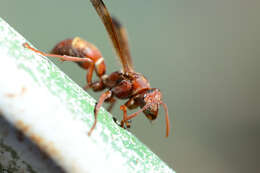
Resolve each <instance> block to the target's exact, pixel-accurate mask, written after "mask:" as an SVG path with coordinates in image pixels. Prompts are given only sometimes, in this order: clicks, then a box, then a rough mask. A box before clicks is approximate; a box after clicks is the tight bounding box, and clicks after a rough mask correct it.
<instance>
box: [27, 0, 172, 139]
mask: <svg viewBox="0 0 260 173" xmlns="http://www.w3.org/2000/svg"><path fill="white" fill-rule="evenodd" d="M90 1H91V3H92V5H93V7H94V8H95V10H96V12H97V14H98V15H99V17H100V19H101V21H102V22H103V24H104V26H105V28H106V31H107V32H108V35H109V38H110V40H111V41H112V44H113V47H114V49H115V51H116V54H117V57H118V59H119V61H120V63H121V65H122V70H119V71H115V72H113V73H111V74H109V75H107V74H106V65H105V62H104V58H103V56H102V54H101V52H100V51H99V50H98V48H97V47H96V46H95V45H93V44H92V43H89V42H87V41H85V40H83V39H81V38H79V37H75V38H72V39H66V40H63V41H61V42H59V43H58V44H57V45H56V46H55V47H54V48H53V50H52V51H51V53H44V52H41V51H39V50H36V49H34V48H32V47H31V46H29V44H28V43H24V46H25V47H26V48H28V49H30V50H32V51H34V52H36V53H39V54H42V55H44V56H49V57H57V58H60V59H61V60H62V61H73V62H76V63H78V65H79V66H80V67H82V68H83V69H85V70H87V75H86V80H87V86H86V87H85V88H86V89H87V88H91V89H92V90H93V91H102V90H106V91H105V92H104V93H103V94H101V96H100V97H99V100H98V102H97V103H96V105H95V108H94V117H95V120H94V123H93V125H92V127H91V129H90V130H89V132H88V135H89V136H90V135H91V133H92V132H93V130H94V129H95V127H96V124H97V116H98V112H99V109H100V107H101V106H102V104H103V103H104V102H108V103H110V107H109V108H110V109H109V110H111V109H112V107H113V105H114V103H115V101H116V98H118V99H127V101H126V102H125V103H124V104H123V105H121V106H120V109H121V110H122V111H123V119H122V121H121V122H120V126H121V127H123V128H125V127H126V128H130V124H129V123H130V120H131V119H132V118H134V117H135V116H137V115H138V114H139V113H141V112H143V113H144V115H145V116H146V117H147V118H148V119H149V120H155V119H156V118H157V116H158V110H159V106H160V105H162V107H163V108H164V110H165V121H166V137H168V136H169V131H170V121H169V115H168V108H167V105H166V104H165V103H164V102H163V101H162V93H161V91H160V90H159V89H158V88H152V87H151V86H150V83H149V81H148V80H147V78H146V77H144V75H142V74H141V73H138V72H136V71H135V70H134V66H133V62H132V58H131V54H130V51H129V45H128V37H127V33H126V29H125V28H124V27H123V26H122V25H121V24H120V22H119V21H118V20H117V19H115V18H112V17H111V15H110V13H109V11H108V9H107V7H106V6H105V4H104V2H103V1H102V0H90ZM94 71H95V73H96V75H97V76H98V78H99V80H97V81H95V82H92V76H93V72H94ZM138 107H139V108H140V109H139V110H138V111H136V112H135V113H132V114H130V115H128V114H127V109H130V110H131V109H136V108H138Z"/></svg>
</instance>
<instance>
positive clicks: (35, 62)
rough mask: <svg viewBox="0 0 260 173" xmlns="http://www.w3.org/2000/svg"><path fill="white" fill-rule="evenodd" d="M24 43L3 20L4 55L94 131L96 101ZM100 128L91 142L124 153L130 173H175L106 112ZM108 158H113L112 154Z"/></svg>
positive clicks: (0, 28) (101, 115)
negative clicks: (6, 54) (10, 58)
mask: <svg viewBox="0 0 260 173" xmlns="http://www.w3.org/2000/svg"><path fill="white" fill-rule="evenodd" d="M24 42H27V41H26V40H25V39H24V38H22V37H21V36H20V35H19V34H18V33H17V32H16V31H14V30H13V29H12V28H10V27H9V26H8V25H7V24H6V22H5V21H3V20H2V19H1V18H0V51H1V50H2V51H8V54H9V55H10V57H12V58H15V62H16V65H17V67H19V69H21V70H23V71H25V72H26V73H27V74H28V75H29V76H30V77H31V78H32V79H33V80H34V81H35V83H36V84H37V85H39V86H41V87H46V88H47V89H48V91H49V92H50V93H52V94H53V95H54V96H56V97H57V98H58V99H59V100H60V101H61V102H62V103H63V104H64V105H66V107H67V108H68V109H69V110H70V112H71V116H73V117H74V118H75V119H80V120H81V121H84V123H85V125H86V126H88V127H89V128H90V127H91V125H92V123H93V119H94V118H93V116H91V115H92V113H93V107H94V104H95V100H94V99H93V98H92V97H90V96H89V95H88V93H86V92H85V91H84V90H83V89H81V88H80V87H79V86H78V85H77V84H75V83H74V82H73V81H72V80H71V79H70V78H69V77H68V76H66V75H65V74H64V73H63V72H61V71H60V70H59V68H57V67H56V66H55V65H54V64H53V63H52V62H51V61H50V60H48V59H47V58H46V57H42V56H39V55H37V54H35V53H34V52H32V51H30V50H27V49H25V48H24V47H23V46H22V44H23V43H24ZM36 97H37V96H36ZM98 124H99V128H101V129H102V130H99V131H98V133H99V134H97V133H95V136H98V138H97V139H92V138H90V140H92V141H93V143H99V144H98V145H100V146H101V147H104V146H107V145H108V146H109V147H110V148H111V149H113V150H115V151H117V152H120V153H121V155H122V157H124V158H125V163H126V164H125V166H126V167H127V169H128V170H129V172H133V171H135V172H140V173H143V172H174V171H173V170H172V169H171V168H169V167H168V166H167V165H166V164H165V163H164V162H163V161H161V160H160V158H158V157H157V156H156V155H155V154H154V153H153V152H152V151H151V150H150V149H149V148H147V147H146V146H145V145H144V144H142V143H141V142H140V141H139V140H138V139H137V138H136V137H135V136H133V135H132V134H130V133H129V132H128V131H126V130H124V129H121V128H119V127H118V126H117V125H116V124H115V123H114V122H113V120H112V116H111V115H110V114H109V113H107V112H106V111H104V109H101V111H100V113H99V116H98ZM100 142H101V144H100ZM104 154H107V155H108V156H109V154H112V153H111V152H110V153H104Z"/></svg>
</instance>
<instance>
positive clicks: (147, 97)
mask: <svg viewBox="0 0 260 173" xmlns="http://www.w3.org/2000/svg"><path fill="white" fill-rule="evenodd" d="M161 100H162V94H161V92H160V90H159V89H157V88H152V89H149V90H147V91H146V92H145V94H144V102H145V104H144V106H147V108H146V109H145V110H144V111H143V113H144V114H145V116H146V117H147V118H148V119H150V120H154V119H156V118H157V115H158V110H159V104H160V103H161Z"/></svg>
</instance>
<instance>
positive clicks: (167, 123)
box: [161, 102, 170, 138]
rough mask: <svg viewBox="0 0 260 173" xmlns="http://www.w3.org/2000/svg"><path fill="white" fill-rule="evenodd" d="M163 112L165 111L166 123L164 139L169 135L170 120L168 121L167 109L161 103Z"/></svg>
mask: <svg viewBox="0 0 260 173" xmlns="http://www.w3.org/2000/svg"><path fill="white" fill-rule="evenodd" d="M161 104H162V106H163V108H164V111H165V123H166V136H165V137H166V138H167V137H168V136H169V133H170V120H169V114H168V107H167V105H166V104H165V103H163V102H161Z"/></svg>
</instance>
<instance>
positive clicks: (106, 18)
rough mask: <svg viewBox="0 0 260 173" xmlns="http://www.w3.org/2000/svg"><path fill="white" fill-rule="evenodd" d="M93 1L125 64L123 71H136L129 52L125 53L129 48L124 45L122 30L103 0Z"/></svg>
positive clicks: (122, 62) (123, 64)
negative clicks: (115, 22) (118, 27)
mask: <svg viewBox="0 0 260 173" xmlns="http://www.w3.org/2000/svg"><path fill="white" fill-rule="evenodd" d="M91 2H92V5H93V6H94V8H95V9H96V11H97V13H98V15H99V17H100V18H101V20H102V22H103V24H104V25H105V28H106V30H107V32H108V35H109V38H110V40H111V41H112V43H113V46H114V48H115V50H116V53H117V55H118V57H119V59H120V62H121V64H122V66H123V71H124V72H131V71H134V70H133V66H132V65H131V64H132V61H131V59H130V62H129V58H128V56H127V54H125V53H126V52H128V48H127V51H126V49H125V48H124V46H123V45H124V44H125V43H123V42H124V41H123V40H124V36H121V34H120V33H121V32H120V31H119V30H118V29H117V28H116V26H114V24H113V20H112V18H111V16H110V14H109V12H108V10H107V8H106V6H105V4H104V3H103V1H102V0H91ZM122 43H123V45H121V44H122ZM128 54H129V53H128ZM129 56H130V55H129Z"/></svg>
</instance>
